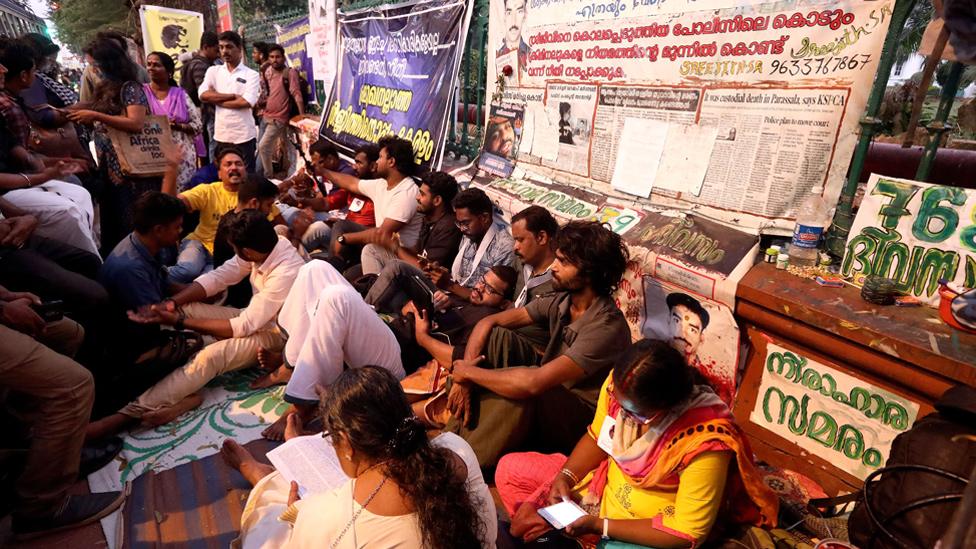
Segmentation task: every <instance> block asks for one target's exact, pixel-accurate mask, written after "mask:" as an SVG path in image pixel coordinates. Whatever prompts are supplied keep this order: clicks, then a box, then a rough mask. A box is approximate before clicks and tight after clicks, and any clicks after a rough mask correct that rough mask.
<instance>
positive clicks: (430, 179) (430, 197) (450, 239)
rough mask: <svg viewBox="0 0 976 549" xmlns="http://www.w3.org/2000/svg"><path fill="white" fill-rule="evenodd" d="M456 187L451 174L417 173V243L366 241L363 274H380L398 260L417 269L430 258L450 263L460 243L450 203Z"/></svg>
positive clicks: (440, 262) (441, 262)
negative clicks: (418, 231)
mask: <svg viewBox="0 0 976 549" xmlns="http://www.w3.org/2000/svg"><path fill="white" fill-rule="evenodd" d="M459 191H460V188H459V187H458V182H457V180H456V179H454V176H452V175H450V174H446V173H444V172H429V173H426V174H424V175H422V176H420V188H419V189H418V190H417V211H418V212H419V213H420V214H422V215H423V222H422V223H421V225H420V237H419V238H418V239H417V245H416V246H412V247H408V246H404V245H402V243H401V242H400V239H399V238H390V239H389V240H386V241H377V242H376V243H373V244H367V245H366V246H365V247H364V248H363V254H362V258H363V265H362V268H363V274H364V275H379V274H380V273H381V272H382V271H383V269H384V268H385V267H387V266H388V265H390V264H392V263H396V262H397V261H403V262H406V263H409V264H410V265H412V266H414V267H417V268H420V269H423V268H424V267H425V266H426V265H428V264H430V263H432V262H437V264H439V265H451V264H453V263H454V258H455V257H456V256H457V253H458V248H459V247H460V245H461V231H460V229H458V226H457V218H456V217H455V216H454V206H453V205H452V202H453V201H454V197H456V196H457V194H458V192H459Z"/></svg>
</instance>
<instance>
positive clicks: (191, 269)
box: [169, 238, 213, 284]
mask: <svg viewBox="0 0 976 549" xmlns="http://www.w3.org/2000/svg"><path fill="white" fill-rule="evenodd" d="M212 270H213V256H211V255H210V252H208V251H207V248H205V247H204V246H203V243H202V242H200V241H199V240H193V239H190V238H186V239H183V242H181V243H180V255H178V256H177V257H176V265H173V266H172V267H170V268H169V281H170V282H176V283H179V284H189V283H191V282H193V281H194V280H195V279H196V278H197V277H198V276H200V275H202V274H204V273H208V272H210V271H212Z"/></svg>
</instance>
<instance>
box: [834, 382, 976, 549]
mask: <svg viewBox="0 0 976 549" xmlns="http://www.w3.org/2000/svg"><path fill="white" fill-rule="evenodd" d="M935 407H936V412H935V413H932V414H929V415H927V416H925V417H924V418H922V419H920V420H918V421H916V422H915V425H914V426H913V427H912V428H911V429H910V430H909V431H907V432H904V433H902V434H900V435H898V436H897V437H895V440H894V441H893V442H892V444H891V452H890V454H889V456H888V461H887V462H886V463H885V466H884V467H883V468H881V469H879V470H878V471H875V472H874V473H872V474H871V475H869V476H868V478H866V479H865V480H864V489H863V490H862V492H861V497H860V499H859V500H858V502H857V504H856V505H855V507H854V510H853V512H852V513H851V516H850V519H849V521H848V530H849V533H850V538H851V541H852V542H854V543H855V544H856V545H857V546H858V547H860V548H861V549H875V548H887V547H911V548H915V547H923V548H929V547H933V546H935V544H936V542H938V541H939V539H940V538H941V537H942V536H943V535H944V534H945V532H946V531H947V530H948V529H949V524H950V523H951V522H952V520H953V517H954V515H955V514H956V513H955V512H956V509H957V508H958V507H960V505H959V502H960V500H961V499H962V493H963V490H965V488H966V486H967V485H968V481H969V478H970V476H971V475H972V473H973V469H974V467H976V388H973V387H968V386H964V385H959V386H956V387H953V388H951V389H949V390H948V391H946V392H945V394H943V395H942V397H941V398H940V399H939V401H938V402H937V403H936V405H935Z"/></svg>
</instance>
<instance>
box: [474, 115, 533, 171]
mask: <svg viewBox="0 0 976 549" xmlns="http://www.w3.org/2000/svg"><path fill="white" fill-rule="evenodd" d="M524 115H525V113H524V110H523V109H522V107H521V106H520V105H492V106H491V114H489V116H488V129H487V130H485V143H484V146H482V148H481V156H479V157H478V167H479V168H480V169H482V170H485V171H486V172H488V173H490V174H493V175H497V176H499V177H508V176H510V175H512V170H514V169H515V155H516V153H517V151H518V149H519V144H520V143H521V142H522V135H523V134H522V122H523V118H524Z"/></svg>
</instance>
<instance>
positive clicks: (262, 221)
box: [88, 210, 305, 439]
mask: <svg viewBox="0 0 976 549" xmlns="http://www.w3.org/2000/svg"><path fill="white" fill-rule="evenodd" d="M230 215H233V216H235V217H234V218H233V219H231V220H230V221H229V222H228V223H227V240H228V242H229V243H230V245H231V246H232V247H233V248H234V252H235V255H234V257H233V258H231V259H229V260H228V261H226V262H225V263H224V264H223V265H221V266H220V267H218V268H217V269H215V270H213V271H211V272H209V273H207V274H204V275H202V276H200V277H198V278H197V279H196V280H195V281H194V282H193V283H192V284H190V285H189V286H187V287H186V288H185V289H184V290H182V291H181V292H179V293H178V294H176V295H175V296H173V297H172V298H171V299H167V300H165V301H163V302H162V303H157V304H155V305H151V306H148V307H145V308H143V309H142V310H139V311H129V318H130V319H131V320H133V321H134V322H140V323H144V324H166V325H170V326H173V327H175V328H176V329H178V330H182V329H184V328H187V329H190V330H194V331H196V332H200V333H201V334H205V335H211V336H214V337H216V338H218V339H219V341H217V342H216V343H213V344H211V345H208V346H206V347H204V348H203V350H202V351H200V352H199V353H197V354H196V355H195V356H194V357H193V358H192V359H191V360H190V362H189V363H187V364H186V365H185V366H183V367H182V368H179V369H177V370H174V371H173V372H171V373H170V374H169V375H168V376H166V377H165V378H163V379H162V380H161V381H159V382H158V383H156V385H154V386H153V387H152V388H150V389H149V390H147V391H146V392H144V393H143V394H142V395H140V396H139V398H138V399H137V400H135V401H134V402H130V403H129V404H128V405H126V406H125V407H124V408H122V409H121V410H119V412H118V413H116V414H113V415H111V416H108V417H106V418H104V419H101V420H99V421H97V422H95V423H92V424H91V425H89V428H88V437H89V438H92V439H96V438H101V437H104V436H107V435H109V434H112V433H115V432H118V431H119V430H121V429H123V428H125V427H127V426H128V425H130V424H131V423H134V422H135V421H136V420H138V419H141V420H142V423H143V425H145V426H157V425H163V424H165V423H169V422H170V421H172V420H173V419H176V418H177V417H178V416H179V415H180V414H182V413H183V412H186V411H188V410H192V409H193V408H195V407H197V406H199V405H200V402H201V401H202V398H201V397H200V395H199V394H198V393H197V391H199V390H200V389H202V388H203V386H204V385H206V384H207V383H208V382H209V381H210V380H212V379H213V378H215V377H217V376H219V375H221V374H224V373H227V372H230V371H232V370H238V369H241V368H246V367H249V366H255V365H257V363H258V358H257V357H258V350H259V349H268V350H274V351H277V350H281V348H282V346H283V345H284V338H283V337H282V336H281V332H280V331H279V330H278V327H277V324H276V319H277V317H278V311H279V310H280V309H281V306H282V304H283V303H284V302H285V298H286V297H287V296H288V292H289V291H291V288H292V284H293V283H294V282H295V279H296V277H297V276H298V272H299V269H301V267H302V266H303V265H304V264H305V262H304V260H303V259H302V258H301V256H299V255H298V252H297V251H296V250H295V247H294V246H293V245H292V244H291V242H289V241H288V240H287V239H286V238H283V237H279V236H278V235H277V233H276V232H275V229H274V226H273V225H272V224H271V222H270V221H268V219H267V217H266V216H265V214H264V213H262V212H260V211H257V210H245V211H242V212H239V213H235V214H230ZM248 275H250V279H251V286H252V288H253V292H254V296H253V297H252V298H251V302H250V303H249V304H248V306H247V308H245V309H243V310H241V309H235V308H232V307H220V306H217V305H208V304H206V303H201V302H202V301H203V300H204V299H206V298H208V297H213V296H215V295H217V294H219V293H220V292H223V291H224V290H226V289H227V288H228V287H230V286H233V285H234V284H237V283H238V282H240V281H241V280H243V279H244V277H246V276H248Z"/></svg>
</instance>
